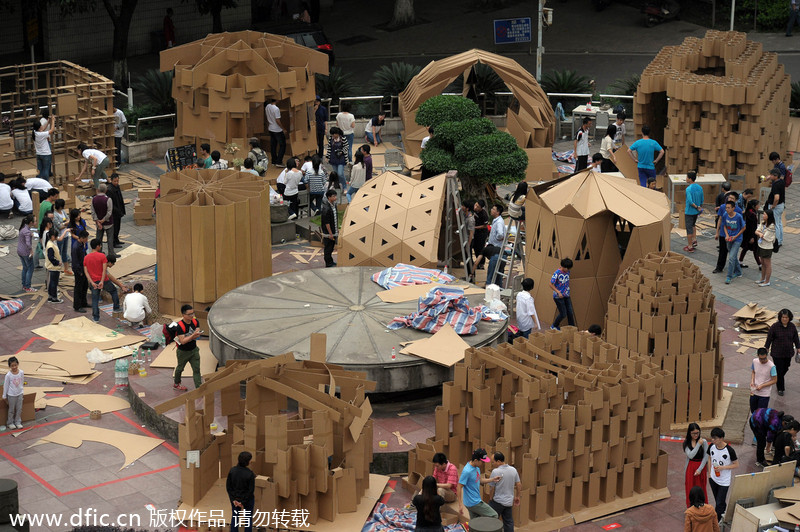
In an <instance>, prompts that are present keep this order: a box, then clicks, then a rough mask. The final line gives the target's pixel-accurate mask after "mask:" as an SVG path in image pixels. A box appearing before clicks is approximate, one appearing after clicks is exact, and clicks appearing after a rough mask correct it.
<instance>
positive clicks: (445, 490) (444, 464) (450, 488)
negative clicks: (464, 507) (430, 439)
mask: <svg viewBox="0 0 800 532" xmlns="http://www.w3.org/2000/svg"><path fill="white" fill-rule="evenodd" d="M432 462H433V478H434V479H435V480H436V492H437V493H438V494H439V496H440V497H442V498H443V499H444V500H445V502H454V501H455V500H456V495H457V488H456V487H457V486H458V468H457V467H456V465H455V464H453V463H451V462H449V461H448V460H447V456H445V454H444V453H436V454H434V455H433V459H432Z"/></svg>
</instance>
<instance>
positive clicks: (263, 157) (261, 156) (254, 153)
mask: <svg viewBox="0 0 800 532" xmlns="http://www.w3.org/2000/svg"><path fill="white" fill-rule="evenodd" d="M247 158H248V159H250V160H252V161H253V170H255V171H256V172H258V175H260V176H263V175H264V174H266V173H267V168H268V167H269V159H267V152H265V151H264V150H263V149H262V148H261V144H260V143H259V142H258V139H257V138H255V137H253V138H251V139H250V151H249V152H248V153H247Z"/></svg>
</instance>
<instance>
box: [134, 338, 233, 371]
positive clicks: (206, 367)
mask: <svg viewBox="0 0 800 532" xmlns="http://www.w3.org/2000/svg"><path fill="white" fill-rule="evenodd" d="M197 347H198V348H200V374H201V375H208V374H210V373H214V372H215V371H216V370H217V364H218V363H219V360H217V357H215V356H214V353H212V352H211V346H210V345H209V343H208V340H198V341H197ZM177 348H178V346H177V344H175V343H174V342H173V343H171V344H170V345H168V346H167V347H165V348H164V350H163V351H161V354H159V355H158V357H157V358H156V359H155V360H153V363H152V364H150V366H151V367H154V368H174V367H175V365H176V364H177V363H178V356H177V354H176V350H177ZM187 371H188V372H189V374H191V371H192V370H191V368H190V367H189V365H188V364H187V365H186V368H185V369H184V370H183V373H184V375H186V374H187Z"/></svg>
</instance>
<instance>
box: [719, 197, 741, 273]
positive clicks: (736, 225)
mask: <svg viewBox="0 0 800 532" xmlns="http://www.w3.org/2000/svg"><path fill="white" fill-rule="evenodd" d="M720 222H721V224H720V225H721V226H722V232H723V235H724V236H725V242H727V244H728V277H727V278H726V279H725V284H731V279H734V278H736V277H741V276H742V265H741V264H740V263H739V248H740V247H741V245H742V233H744V228H745V224H744V218H742V214H741V213H739V212H736V203H735V202H734V201H733V200H728V202H727V203H726V204H725V214H724V215H722V216H721V217H720Z"/></svg>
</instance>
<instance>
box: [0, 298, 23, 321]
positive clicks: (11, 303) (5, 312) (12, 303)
mask: <svg viewBox="0 0 800 532" xmlns="http://www.w3.org/2000/svg"><path fill="white" fill-rule="evenodd" d="M24 306H25V304H24V303H23V302H22V300H21V299H5V300H2V301H0V318H5V317H7V316H11V315H12V314H16V313H17V312H19V311H20V310H22V307H24Z"/></svg>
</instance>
